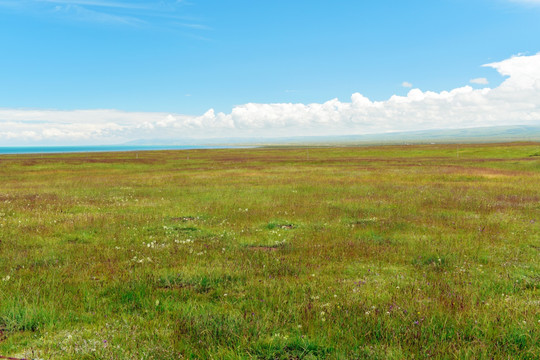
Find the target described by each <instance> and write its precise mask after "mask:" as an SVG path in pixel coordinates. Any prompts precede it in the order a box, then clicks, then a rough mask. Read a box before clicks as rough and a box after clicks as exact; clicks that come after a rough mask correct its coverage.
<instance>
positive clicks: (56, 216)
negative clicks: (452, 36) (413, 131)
mask: <svg viewBox="0 0 540 360" xmlns="http://www.w3.org/2000/svg"><path fill="white" fill-rule="evenodd" d="M539 251H540V144H539V143H510V144H477V145H415V146H380V147H356V148H355V147H342V148H340V147H334V148H310V149H306V148H257V149H222V150H189V151H149V152H138V153H137V152H117V153H114V152H111V153H81V154H48V155H3V156H0V355H3V356H12V357H17V358H26V359H55V360H56V359H59V360H63V359H148V360H149V359H184V358H185V359H190V358H196V359H409V358H416V359H421V358H426V359H427V358H430V359H492V358H493V359H538V358H539V357H540V350H539V345H540V330H539V329H540V313H539V309H540V303H539V301H540V292H539V289H538V287H539V284H540V261H539V260H540V258H539Z"/></svg>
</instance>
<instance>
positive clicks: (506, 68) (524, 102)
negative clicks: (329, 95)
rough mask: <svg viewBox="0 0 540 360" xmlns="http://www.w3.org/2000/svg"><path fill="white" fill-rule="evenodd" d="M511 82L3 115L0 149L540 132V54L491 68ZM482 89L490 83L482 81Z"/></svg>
mask: <svg viewBox="0 0 540 360" xmlns="http://www.w3.org/2000/svg"><path fill="white" fill-rule="evenodd" d="M484 66H485V67H490V68H493V69H496V70H497V71H498V72H499V73H500V74H501V75H503V76H505V77H507V78H506V79H505V80H504V81H503V82H502V83H501V85H499V86H498V87H496V88H488V87H485V88H481V89H474V88H473V87H471V86H468V85H467V86H463V87H460V88H456V89H453V90H450V91H442V92H440V93H437V92H431V91H425V92H424V91H421V90H420V89H411V90H410V91H409V93H408V94H407V96H397V95H394V96H392V97H390V99H388V100H386V101H371V100H370V99H368V98H367V97H365V96H363V95H362V94H359V93H355V94H352V96H351V99H350V101H349V102H342V101H339V100H338V99H332V100H329V101H327V102H325V103H322V104H319V103H313V104H292V103H280V104H255V103H249V104H245V105H240V106H236V107H235V108H233V109H232V111H231V112H230V113H221V112H219V113H216V112H215V111H214V110H213V109H210V110H208V111H207V112H206V113H204V114H202V115H200V116H188V115H181V114H169V113H142V112H125V111H119V110H77V111H55V110H24V109H22V110H21V109H7V108H3V109H2V108H0V146H2V145H12V144H43V143H54V144H111V143H121V142H124V141H128V140H134V139H174V138H178V139H182V138H209V137H250V136H257V137H265V136H266V137H277V136H290V135H295V136H299V135H305V136H308V135H341V134H369V133H382V132H392V131H409V130H411V131H412V130H426V129H442V128H450V129H451V128H470V127H480V126H498V125H535V124H536V125H540V53H539V54H536V55H532V56H524V55H520V56H514V57H512V58H509V59H506V60H504V61H500V62H495V63H491V64H486V65H484ZM476 83H482V82H480V81H478V82H476Z"/></svg>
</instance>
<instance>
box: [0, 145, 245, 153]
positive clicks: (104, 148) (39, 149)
mask: <svg viewBox="0 0 540 360" xmlns="http://www.w3.org/2000/svg"><path fill="white" fill-rule="evenodd" d="M244 147H245V146H205V145H201V146H199V145H170V146H166V145H155V146H152V145H100V146H13V147H0V154H53V153H84V152H108V151H149V150H190V149H231V148H244Z"/></svg>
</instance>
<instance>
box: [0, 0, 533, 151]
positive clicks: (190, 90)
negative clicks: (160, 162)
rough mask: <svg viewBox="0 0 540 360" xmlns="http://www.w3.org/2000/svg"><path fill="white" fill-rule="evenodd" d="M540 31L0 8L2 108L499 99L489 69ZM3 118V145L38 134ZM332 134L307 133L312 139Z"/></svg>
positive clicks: (528, 16) (322, 7)
mask: <svg viewBox="0 0 540 360" xmlns="http://www.w3.org/2000/svg"><path fill="white" fill-rule="evenodd" d="M539 19H540V1H536V0H529V1H527V0H523V1H518V0H515V1H512V0H489V1H488V0H467V1H466V0H437V1H420V0H409V1H398V0H394V1H385V0H380V1H358V0H355V1H352V0H342V1H339V0H334V1H326V0H311V1H304V0H294V1H293V0H288V1H283V0H272V1H266V0H257V1H253V0H251V1H247V0H245V1H244V0H227V1H224V0H185V1H175V0H161V1H146V0H138V1H122V0H115V1H109V0H79V1H76V0H73V1H70V0H41V1H39V0H16V1H11V0H0V49H1V56H0V108H2V109H4V113H6V114H7V112H8V110H12V109H14V110H17V111H19V112H21V111H23V110H25V111H26V110H28V111H29V110H32V111H36V110H43V111H52V110H54V111H92V110H97V109H108V110H111V111H116V112H121V113H134V115H133V118H134V119H135V118H137V116H141V117H142V116H143V115H142V114H143V113H146V114H148V116H149V120H148V121H146V122H148V124H150V125H151V124H152V121H154V122H156V121H160V120H156V119H157V117H159V116H162V115H163V114H167V116H168V115H172V116H173V117H175V119H176V121H180V120H178V119H180V118H181V119H183V120H181V121H184V122H185V121H187V120H186V119H191V118H190V116H191V117H202V116H203V114H205V113H207V111H208V110H209V109H213V112H214V114H218V113H220V112H222V113H223V114H225V115H227V114H232V113H234V111H235V110H234V109H235V108H236V107H238V106H242V105H244V104H250V103H256V104H276V103H277V104H287V103H293V104H324V103H325V102H328V101H329V100H332V99H336V98H337V99H338V100H339V101H340V102H349V101H351V100H350V99H351V95H352V94H355V93H359V94H362V96H364V97H366V98H368V99H369V100H370V101H372V102H377V101H386V100H388V99H390V98H391V97H392V96H393V95H399V96H407V94H408V93H409V91H411V89H416V88H418V89H420V90H421V91H423V92H426V91H432V92H436V93H440V92H442V91H451V90H452V89H457V88H460V87H463V86H467V85H468V86H470V87H472V88H473V89H481V88H484V87H486V86H487V87H490V88H496V87H497V86H499V85H500V84H501V83H502V82H503V80H504V79H505V78H504V77H503V76H501V73H500V71H498V70H497V69H495V68H494V67H485V66H482V65H485V64H489V63H497V62H501V61H503V60H507V59H511V58H512V56H516V55H520V56H523V57H527V56H534V55H535V54H537V53H538V52H540V40H539V39H540V21H539ZM533 67H534V66H533ZM472 79H480V80H476V81H474V82H472V83H471V80H472ZM404 85H405V86H404ZM533 105H535V106H536V105H538V104H537V103H535V104H533ZM270 111H273V110H270ZM6 114H4V115H3V116H4V117H3V118H2V117H1V116H0V144H1V142H2V136H1V134H2V132H3V133H8V132H10V131H9V129H8V128H7V127H8V125H6V124H8V122H9V123H10V124H12V123H13V122H16V121H19V122H25V121H26V122H32V121H34V122H36V121H40V120H39V116H38V118H36V117H35V116H34V115H35V114H34V113H28V114H29V115H28V116H27V117H26V118H25V115H24V113H20V114H19V115H17V116H15V115H13V116H11V115H9V116H8V115H6ZM32 114H34V115H32ZM156 114H162V115H156ZM257 114H259V113H257ZM287 114H289V113H287ZM0 115H1V114H0ZM72 115H73V114H72ZM184 115H185V116H186V118H183V116H184ZM278 115H279V114H278ZM278 115H273V117H272V119H274V120H273V121H277V123H278V125H275V126H276V128H277V129H278V130H283V133H286V129H285V128H287V126H288V124H289V123H288V122H287V120H284V122H281V123H280V122H279V119H278V120H276V118H277V117H278ZM122 116H124V115H122ZM126 116H127V115H126ZM153 116H156V117H153ZM163 116H165V117H164V118H163V119H165V118H166V115H163ZM258 116H259V115H258ZM262 116H263V117H264V116H266V114H264V115H262ZM298 116H300V115H298ZM233 117H234V116H233ZM292 117H294V116H292ZM107 119H109V118H107ZM122 119H123V120H121V121H120V120H119V122H116V123H117V124H119V126H121V127H122V126H124V125H125V124H126V122H128V120H126V119H124V118H123V117H122ZM109 120H110V119H109ZM109 120H102V121H103V122H111V121H112V120H110V121H109ZM233 120H234V119H233ZM256 120H257V119H253V121H256ZM533 120H534V121H536V120H535V119H533ZM44 121H45V120H44ZM77 121H80V122H83V123H84V120H77ZM77 121H74V123H73V124H75V123H76V122H77ZM134 121H135V122H136V123H137V124H138V125H137V126H139V127H140V126H141V125H140V124H141V123H145V121H143V120H142V119H139V120H134ZM205 121H206V120H205ZM212 121H214V122H215V121H217V120H212ZM224 121H226V120H224ZM329 121H330V120H329ZM332 121H333V120H332ZM362 121H364V122H365V120H362ZM362 121H360V122H362ZM2 122H4V123H3V124H2ZM113 122H114V121H113ZM233 122H235V121H233ZM249 122H250V120H249V119H248V120H247V122H244V123H242V125H241V126H240V127H239V128H241V129H240V130H242V129H244V130H245V128H246V127H249ZM324 122H325V120H324V119H322V120H320V121H319V122H317V121H315V122H314V123H305V122H303V124H304V125H305V126H307V128H309V129H310V130H309V131H306V134H315V133H317V131H315V130H314V129H316V128H317V124H319V123H324ZM210 123H211V122H210ZM210 123H209V124H210ZM235 124H236V122H235ZM246 124H248V125H246ZM279 124H281V125H282V126H281V127H279V126H280V125H279ZM497 124H498V123H497ZM2 125H3V129H2ZM154 125H155V124H154ZM267 125H268V124H267ZM488 125H489V123H488ZM10 126H11V125H10ZM74 126H75V125H74ZM186 126H187V125H186ZM190 126H191V127H197V126H199V127H200V126H202V125H200V124H198V123H197V122H196V121H194V120H193V121H192V122H191V125H190ZM204 126H207V127H208V126H211V125H204ZM234 126H236V125H233V127H234ZM265 126H266V125H265ZM430 126H431V127H433V126H434V125H430ZM11 127H12V126H11ZM401 127H403V126H401ZM401 127H400V128H399V129H401ZM428 127H429V126H428ZM148 128H149V129H150V126H149V127H148ZM188 128H189V126H188ZM255 128H256V129H262V128H263V127H261V126H259V125H257V126H255ZM264 128H265V129H266V127H264ZM307 128H306V129H307ZM337 128H338V127H336V129H337ZM405 128H407V127H406V126H405ZM416 128H417V127H415V126H411V127H410V129H416ZM321 129H322V128H321ZM344 129H345V130H343V129H342V130H343V131H346V129H347V128H346V127H344ZM355 129H356V130H355V131H356V132H357V133H362V132H363V131H362V128H361V127H358V128H355ZM387 129H389V130H393V129H394V130H398V128H397V127H392V126H390V127H387ZM211 130H212V129H211V128H209V132H208V134H209V135H212V131H211ZM342 130H340V131H342ZM21 131H22V130H21ZM27 131H39V129H34V130H28V129H27ZM111 131H112V130H111ZM115 131H117V132H116V133H115V135H114V136H115V139H120V138H126V139H129V138H130V137H133V136H137V137H139V136H143V135H144V134H135V133H132V134H131V135H129V136H128V135H122V136H120V135H119V133H118V132H119V131H120V130H118V129H117V130H115ZM343 131H342V132H343ZM278 132H279V131H278ZM11 133H13V131H11ZM204 133H205V132H204V131H199V132H194V133H193V134H191V133H190V132H189V131H187V130H185V129H184V130H182V133H181V134H177V135H175V136H181V135H182V136H186V137H189V136H191V135H193V136H203V135H204ZM256 133H257V131H255V130H254V131H252V132H251V133H250V134H251V135H253V134H256ZM274 133H276V131H274ZM108 134H109V133H108ZM231 134H234V131H232V130H231ZM12 135H13V134H12ZM153 135H154V136H155V135H156V134H153ZM158 135H159V134H158ZM160 136H161V135H160ZM212 136H214V135H212ZM4 138H5V139H4V142H5V143H8V140H7V139H8V137H7V135H6V136H5V137H4ZM11 138H14V136H11ZM50 138H51V139H52V140H51V141H54V136H52V137H50ZM36 139H37V138H36ZM21 141H22V140H21ZM25 141H32V140H31V137H27V140H25ZM92 141H99V140H97V138H94V139H93V140H92ZM107 141H112V138H110V139H109V140H107ZM59 142H62V141H61V138H59Z"/></svg>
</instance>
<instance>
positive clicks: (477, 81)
mask: <svg viewBox="0 0 540 360" xmlns="http://www.w3.org/2000/svg"><path fill="white" fill-rule="evenodd" d="M470 83H471V84H478V85H487V84H489V81H488V79H486V78H475V79H471V80H470Z"/></svg>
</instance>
